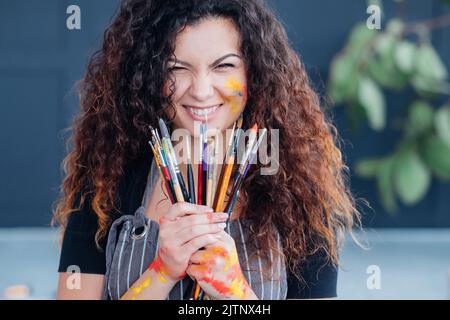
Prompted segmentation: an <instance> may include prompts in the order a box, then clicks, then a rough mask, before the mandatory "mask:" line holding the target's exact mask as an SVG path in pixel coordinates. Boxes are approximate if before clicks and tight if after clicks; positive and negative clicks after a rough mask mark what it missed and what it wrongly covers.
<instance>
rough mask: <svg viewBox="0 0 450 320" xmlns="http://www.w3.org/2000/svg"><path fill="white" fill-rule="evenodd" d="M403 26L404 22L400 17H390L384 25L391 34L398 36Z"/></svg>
mask: <svg viewBox="0 0 450 320" xmlns="http://www.w3.org/2000/svg"><path fill="white" fill-rule="evenodd" d="M404 28H405V23H404V22H403V21H402V20H400V19H392V20H391V21H389V23H388V24H387V25H386V31H387V32H388V33H389V34H392V35H393V36H399V35H400V34H401V33H402V32H403V29H404Z"/></svg>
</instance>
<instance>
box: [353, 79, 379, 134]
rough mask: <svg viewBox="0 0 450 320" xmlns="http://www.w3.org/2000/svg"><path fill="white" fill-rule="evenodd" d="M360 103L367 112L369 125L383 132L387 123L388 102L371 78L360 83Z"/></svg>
mask: <svg viewBox="0 0 450 320" xmlns="http://www.w3.org/2000/svg"><path fill="white" fill-rule="evenodd" d="M358 101H359V103H360V104H361V106H362V107H364V109H365V110H366V114H367V119H368V120H369V125H370V127H371V128H372V129H374V130H382V129H383V128H384V126H385V122H386V102H385V99H384V94H383V92H382V91H381V90H380V88H379V86H378V85H377V84H376V83H375V82H374V81H373V80H372V79H370V78H367V77H365V78H363V79H362V80H361V81H360V83H359V88H358Z"/></svg>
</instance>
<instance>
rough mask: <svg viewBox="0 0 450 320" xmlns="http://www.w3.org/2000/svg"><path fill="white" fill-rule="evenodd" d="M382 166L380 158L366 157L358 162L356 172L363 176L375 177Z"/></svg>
mask: <svg viewBox="0 0 450 320" xmlns="http://www.w3.org/2000/svg"><path fill="white" fill-rule="evenodd" d="M379 168H380V160H378V159H366V160H360V161H358V163H357V164H356V174H357V175H359V176H360V177H363V178H373V177H375V176H376V175H377V172H378V170H379Z"/></svg>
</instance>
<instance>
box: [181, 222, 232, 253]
mask: <svg viewBox="0 0 450 320" xmlns="http://www.w3.org/2000/svg"><path fill="white" fill-rule="evenodd" d="M225 226H226V224H225V223H209V224H199V225H193V226H192V225H191V226H187V227H185V228H183V229H181V230H180V231H178V232H177V233H176V235H175V238H176V241H177V243H178V244H180V245H184V244H185V243H186V242H189V241H191V240H192V239H194V238H197V237H199V236H202V235H205V234H208V233H212V234H214V233H219V232H220V231H223V229H224V228H225ZM200 248H201V247H200Z"/></svg>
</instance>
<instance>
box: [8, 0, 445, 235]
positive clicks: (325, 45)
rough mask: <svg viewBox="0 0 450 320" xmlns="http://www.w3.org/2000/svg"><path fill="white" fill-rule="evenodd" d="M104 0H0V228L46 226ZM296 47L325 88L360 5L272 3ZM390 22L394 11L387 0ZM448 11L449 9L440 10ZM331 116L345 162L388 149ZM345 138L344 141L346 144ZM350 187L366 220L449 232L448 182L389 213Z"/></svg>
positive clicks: (395, 99)
mask: <svg viewBox="0 0 450 320" xmlns="http://www.w3.org/2000/svg"><path fill="white" fill-rule="evenodd" d="M117 3H118V1H111V0H95V1H88V0H77V1H63V0H45V1H42V0H15V1H9V0H0V97H1V99H0V139H1V140H0V154H1V157H0V177H1V178H0V227H13V226H45V225H48V224H49V220H50V217H51V205H52V202H53V201H54V200H55V199H56V197H57V194H58V186H59V183H60V181H61V178H62V173H61V170H60V162H61V160H62V158H63V155H64V152H65V150H64V144H63V139H62V136H63V135H62V129H63V128H66V127H67V126H68V125H69V123H70V119H71V117H72V116H73V114H74V112H75V111H76V109H77V97H76V95H74V94H73V91H72V87H73V85H74V84H75V82H76V81H77V80H79V79H80V78H82V76H83V73H84V71H85V67H86V64H87V61H88V58H89V56H90V54H92V53H93V52H94V51H95V50H96V49H97V48H98V47H99V46H100V44H101V38H102V34H103V30H104V28H105V26H106V25H107V24H108V22H109V21H110V19H111V17H112V15H113V13H114V12H115V10H116V6H117ZM270 3H271V5H272V7H274V9H275V10H276V12H277V14H278V15H279V16H280V17H281V19H282V20H283V24H284V25H285V27H286V29H287V31H288V34H289V36H290V38H291V41H292V44H293V46H294V48H295V49H296V50H297V51H298V52H299V53H300V55H301V57H302V58H303V60H304V61H305V63H306V65H307V68H308V72H309V74H310V76H311V78H312V80H313V82H314V85H315V87H316V89H317V90H318V91H319V92H320V93H323V92H324V82H325V81H326V79H327V76H328V75H327V72H328V67H329V63H330V60H331V58H332V56H333V55H334V54H335V53H336V52H337V51H338V50H339V49H340V48H341V47H342V46H343V43H344V40H345V39H346V37H347V35H348V32H349V30H350V29H351V27H352V26H353V25H354V24H355V23H356V22H359V21H364V20H365V19H366V18H367V14H366V1H363V0H346V1H335V0H318V1H298V0H278V1H277V0H273V1H270ZM408 3H409V6H408V7H409V8H408V14H409V15H408V16H409V17H410V18H411V19H412V20H416V19H427V18H430V17H431V16H435V15H439V14H443V13H445V12H447V11H448V10H447V9H446V7H444V6H442V5H440V2H439V1H437V0H435V1H421V0H414V1H408ZM70 4H77V5H79V6H80V7H81V15H82V18H81V19H82V21H81V25H82V29H81V30H75V31H69V30H67V28H66V23H65V22H66V17H67V16H66V8H67V6H69V5H70ZM385 9H386V10H385V11H386V13H387V17H389V16H392V15H395V14H396V7H395V6H394V3H393V1H390V0H389V1H385ZM446 10H447V11H446ZM449 31H450V30H449V28H447V29H445V30H443V31H438V32H435V33H434V34H433V41H434V44H435V45H436V46H437V48H438V49H439V51H440V53H441V54H442V55H443V56H445V57H447V60H446V63H447V64H448V63H449V61H448V57H450V41H449V39H450V32H449ZM406 101H408V96H392V97H390V100H389V101H388V105H389V113H390V116H399V115H401V112H402V110H401V108H400V107H397V106H401V105H402V104H404V103H405V102H406ZM334 120H335V122H336V124H337V125H338V128H339V130H340V133H341V135H342V137H343V138H344V141H346V142H347V144H346V145H345V147H344V153H345V154H346V158H347V160H348V162H349V164H350V166H351V165H352V164H353V162H354V161H353V159H356V158H359V157H361V156H370V155H379V154H383V153H387V152H390V151H391V150H392V148H393V147H394V144H393V143H394V141H395V137H396V135H397V133H396V132H394V131H391V130H387V131H386V132H384V133H382V134H378V133H377V134H376V133H374V132H372V131H370V130H369V129H367V128H363V129H362V130H361V131H360V132H359V133H358V134H356V135H355V134H352V133H351V132H350V131H349V129H348V126H347V125H346V123H345V119H344V116H343V113H342V109H341V108H337V109H335V113H334ZM350 142H351V144H350ZM352 189H353V190H354V191H355V193H356V195H357V196H359V197H364V198H366V199H368V200H369V201H370V202H371V204H372V206H373V208H374V212H376V213H374V212H373V211H370V210H365V212H366V215H365V219H364V221H365V224H366V225H368V226H375V227H379V226H383V227H391V226H394V227H395V226H397V227H421V226H423V227H450V210H448V209H447V207H448V205H449V204H450V200H449V195H450V184H448V183H447V184H444V183H439V182H435V183H434V184H433V186H432V189H431V191H430V193H429V195H428V197H427V199H426V201H423V202H422V203H420V204H419V205H417V206H415V207H412V208H403V207H402V208H401V210H400V211H399V212H398V213H397V215H395V216H391V215H388V214H387V213H385V212H384V210H383V209H382V208H381V207H380V205H379V204H378V201H377V197H376V194H375V193H376V191H375V189H374V185H373V183H372V182H369V181H363V180H360V179H358V178H357V177H352Z"/></svg>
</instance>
